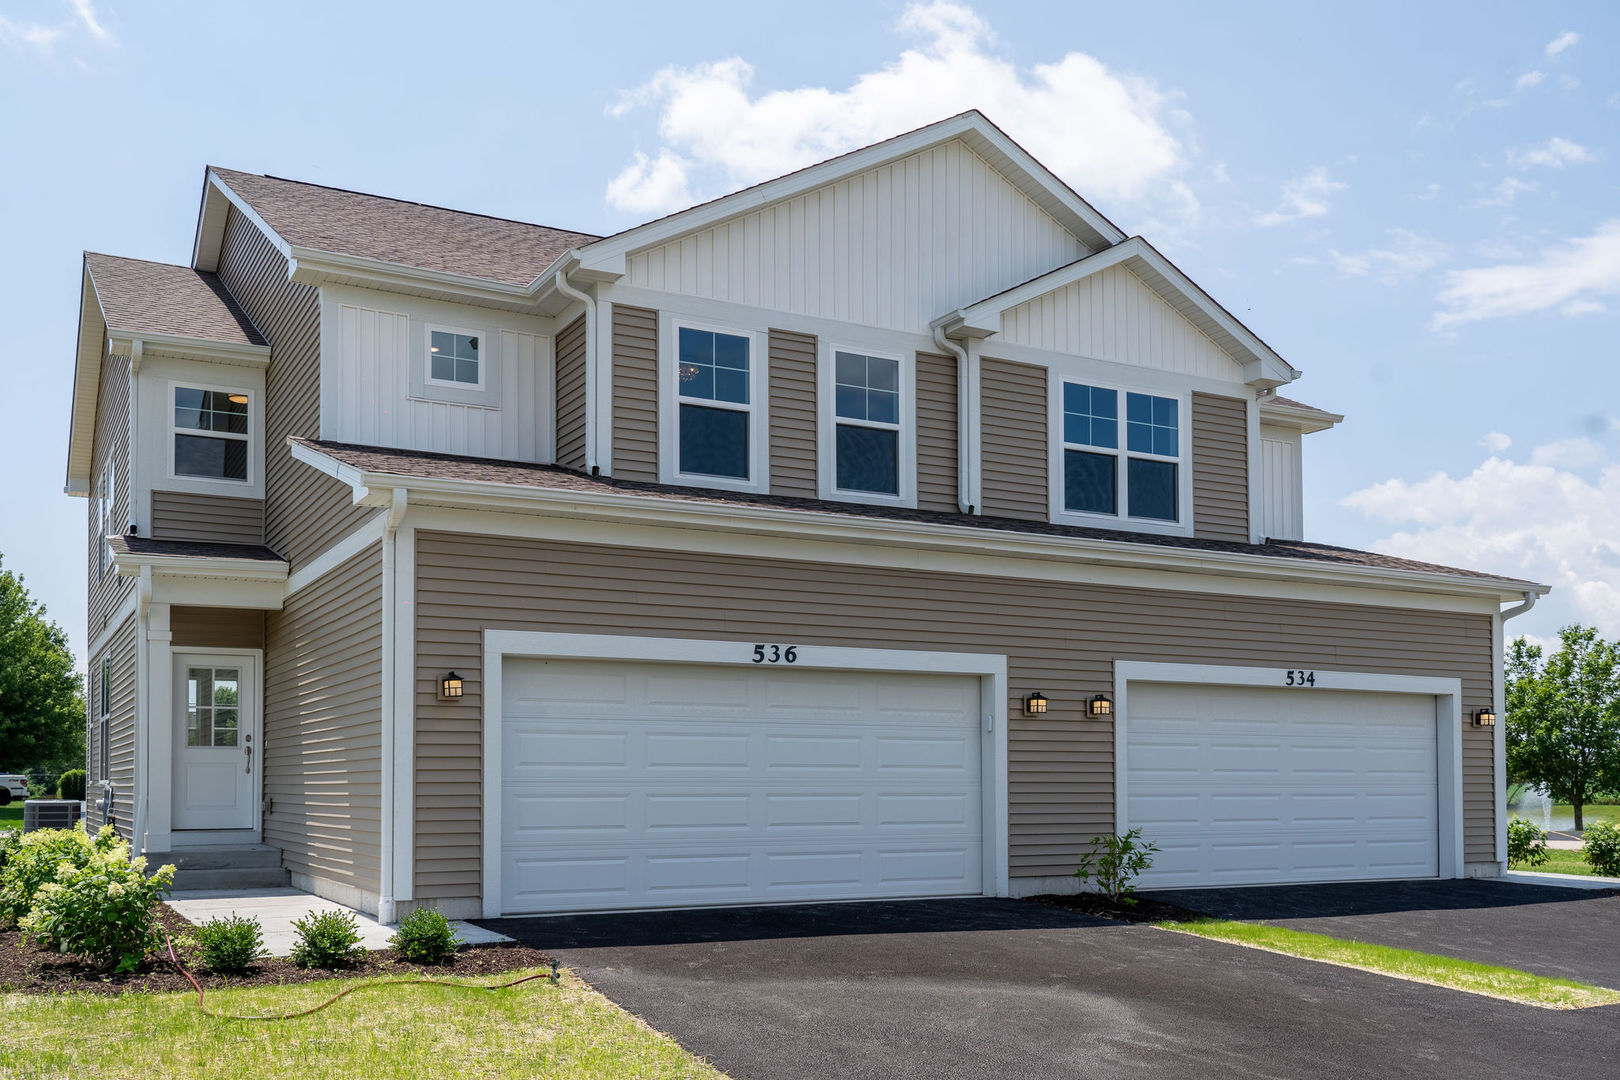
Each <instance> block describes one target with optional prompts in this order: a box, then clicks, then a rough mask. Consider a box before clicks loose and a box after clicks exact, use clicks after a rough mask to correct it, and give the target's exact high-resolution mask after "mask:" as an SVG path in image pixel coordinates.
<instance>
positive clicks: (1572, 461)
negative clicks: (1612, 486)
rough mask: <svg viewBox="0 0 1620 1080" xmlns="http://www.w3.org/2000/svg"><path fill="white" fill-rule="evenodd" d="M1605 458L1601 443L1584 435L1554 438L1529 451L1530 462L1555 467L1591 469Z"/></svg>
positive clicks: (1600, 463)
mask: <svg viewBox="0 0 1620 1080" xmlns="http://www.w3.org/2000/svg"><path fill="white" fill-rule="evenodd" d="M1607 458H1608V452H1607V451H1606V450H1605V449H1604V448H1603V444H1602V443H1600V442H1598V441H1597V440H1596V439H1589V438H1587V437H1586V436H1584V435H1576V436H1572V437H1570V438H1567V439H1554V440H1553V441H1552V442H1550V443H1546V444H1544V445H1541V446H1538V447H1536V448H1535V449H1534V450H1531V451H1530V464H1532V465H1550V466H1552V467H1553V468H1555V469H1591V468H1594V467H1596V466H1598V465H1602V464H1603V463H1604V461H1606V460H1607Z"/></svg>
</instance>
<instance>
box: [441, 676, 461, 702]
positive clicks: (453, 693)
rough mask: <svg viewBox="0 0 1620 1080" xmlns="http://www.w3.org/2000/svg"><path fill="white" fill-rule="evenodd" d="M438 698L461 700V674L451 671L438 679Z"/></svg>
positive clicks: (442, 699)
mask: <svg viewBox="0 0 1620 1080" xmlns="http://www.w3.org/2000/svg"><path fill="white" fill-rule="evenodd" d="M439 700H440V701H459V700H461V676H460V675H457V674H456V673H455V672H453V671H452V672H451V673H450V674H448V675H446V676H445V677H444V678H442V679H440V680H439Z"/></svg>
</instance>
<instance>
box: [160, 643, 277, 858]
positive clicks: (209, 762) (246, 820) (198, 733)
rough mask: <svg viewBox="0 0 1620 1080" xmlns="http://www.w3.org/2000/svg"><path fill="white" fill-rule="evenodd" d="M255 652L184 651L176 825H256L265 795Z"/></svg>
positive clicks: (178, 680)
mask: <svg viewBox="0 0 1620 1080" xmlns="http://www.w3.org/2000/svg"><path fill="white" fill-rule="evenodd" d="M257 676H258V672H257V662H256V658H255V657H253V656H246V655H219V656H214V655H202V654H181V655H178V656H176V657H175V671H174V700H175V724H174V827H175V828H176V829H251V828H253V826H254V805H255V803H256V801H257V800H258V797H259V737H258V732H259V716H258V708H257V705H258V700H259V695H258V678H257Z"/></svg>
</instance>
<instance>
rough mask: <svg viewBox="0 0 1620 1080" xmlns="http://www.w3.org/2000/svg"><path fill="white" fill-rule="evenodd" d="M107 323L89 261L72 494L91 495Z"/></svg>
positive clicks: (73, 427) (72, 435)
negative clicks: (103, 340) (91, 477)
mask: <svg viewBox="0 0 1620 1080" xmlns="http://www.w3.org/2000/svg"><path fill="white" fill-rule="evenodd" d="M105 325H106V323H105V320H104V318H103V316H102V312H101V299H100V297H98V296H97V295H96V286H95V280H94V279H93V278H92V277H91V276H90V267H89V264H87V263H86V264H84V265H83V281H82V283H81V285H80V291H79V337H78V342H77V343H76V345H75V347H74V357H73V400H72V404H71V406H70V407H69V410H68V454H67V483H66V484H65V485H63V490H64V491H65V492H67V494H69V495H74V496H78V497H88V496H89V494H90V474H91V473H92V472H94V471H95V462H94V460H93V458H94V456H95V441H96V409H97V406H98V399H99V397H100V395H101V360H102V356H103V349H102V339H103V334H102V328H103V327H104V326H105Z"/></svg>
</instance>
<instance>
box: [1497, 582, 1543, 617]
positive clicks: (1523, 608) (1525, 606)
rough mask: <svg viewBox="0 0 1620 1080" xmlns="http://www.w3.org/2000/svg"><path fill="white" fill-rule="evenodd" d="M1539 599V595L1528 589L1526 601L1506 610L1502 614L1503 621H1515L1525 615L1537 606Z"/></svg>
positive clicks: (1525, 596)
mask: <svg viewBox="0 0 1620 1080" xmlns="http://www.w3.org/2000/svg"><path fill="white" fill-rule="evenodd" d="M1539 597H1540V594H1539V593H1535V592H1531V591H1530V590H1529V589H1526V590H1525V593H1524V601H1523V602H1522V603H1518V604H1515V605H1513V606H1512V607H1510V608H1507V609H1505V610H1504V611H1503V612H1502V614H1501V619H1502V621H1503V622H1507V621H1508V620H1509V619H1515V618H1518V617H1519V616H1520V615H1523V614H1524V613H1525V612H1527V611H1529V610H1530V609H1531V608H1533V607H1535V606H1536V600H1537V599H1538V598H1539Z"/></svg>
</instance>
